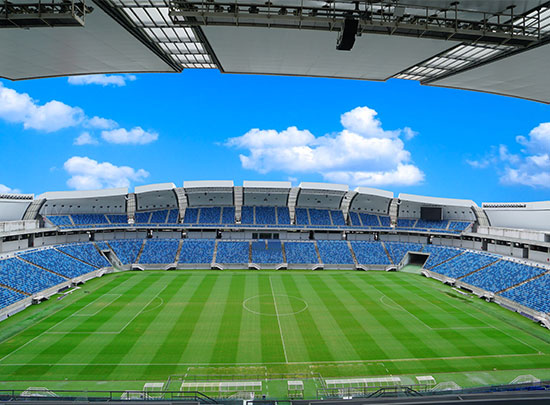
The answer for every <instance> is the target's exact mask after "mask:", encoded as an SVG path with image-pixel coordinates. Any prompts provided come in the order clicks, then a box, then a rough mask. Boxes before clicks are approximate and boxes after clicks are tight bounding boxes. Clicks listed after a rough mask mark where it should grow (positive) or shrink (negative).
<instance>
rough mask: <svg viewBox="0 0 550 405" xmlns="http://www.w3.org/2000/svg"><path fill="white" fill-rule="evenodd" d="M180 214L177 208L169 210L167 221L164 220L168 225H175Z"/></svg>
mask: <svg viewBox="0 0 550 405" xmlns="http://www.w3.org/2000/svg"><path fill="white" fill-rule="evenodd" d="M179 214H180V210H179V209H177V208H174V209H171V210H170V212H169V213H168V219H166V223H168V224H177V223H178V217H179Z"/></svg>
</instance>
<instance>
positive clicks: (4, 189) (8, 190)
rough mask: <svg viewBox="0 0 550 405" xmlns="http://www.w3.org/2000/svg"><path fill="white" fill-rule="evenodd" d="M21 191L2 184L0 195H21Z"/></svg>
mask: <svg viewBox="0 0 550 405" xmlns="http://www.w3.org/2000/svg"><path fill="white" fill-rule="evenodd" d="M19 193H21V190H19V189H17V188H10V187H8V186H6V185H4V184H0V194H19Z"/></svg>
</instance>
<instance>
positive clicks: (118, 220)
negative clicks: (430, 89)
mask: <svg viewBox="0 0 550 405" xmlns="http://www.w3.org/2000/svg"><path fill="white" fill-rule="evenodd" d="M107 219H109V222H110V223H111V224H127V223H128V217H127V216H126V215H125V214H108V215H107Z"/></svg>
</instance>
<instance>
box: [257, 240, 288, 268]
mask: <svg viewBox="0 0 550 405" xmlns="http://www.w3.org/2000/svg"><path fill="white" fill-rule="evenodd" d="M251 250H252V263H283V262H284V259H283V249H282V244H281V241H279V240H256V241H253V242H252V249H251Z"/></svg>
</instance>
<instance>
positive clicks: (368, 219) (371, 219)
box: [359, 212, 381, 226]
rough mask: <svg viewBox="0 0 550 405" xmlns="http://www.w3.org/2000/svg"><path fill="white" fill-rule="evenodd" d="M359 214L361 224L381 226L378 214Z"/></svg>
mask: <svg viewBox="0 0 550 405" xmlns="http://www.w3.org/2000/svg"><path fill="white" fill-rule="evenodd" d="M359 216H360V217H361V222H363V226H381V224H380V221H378V215H372V214H365V213H364V212H360V213H359Z"/></svg>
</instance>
